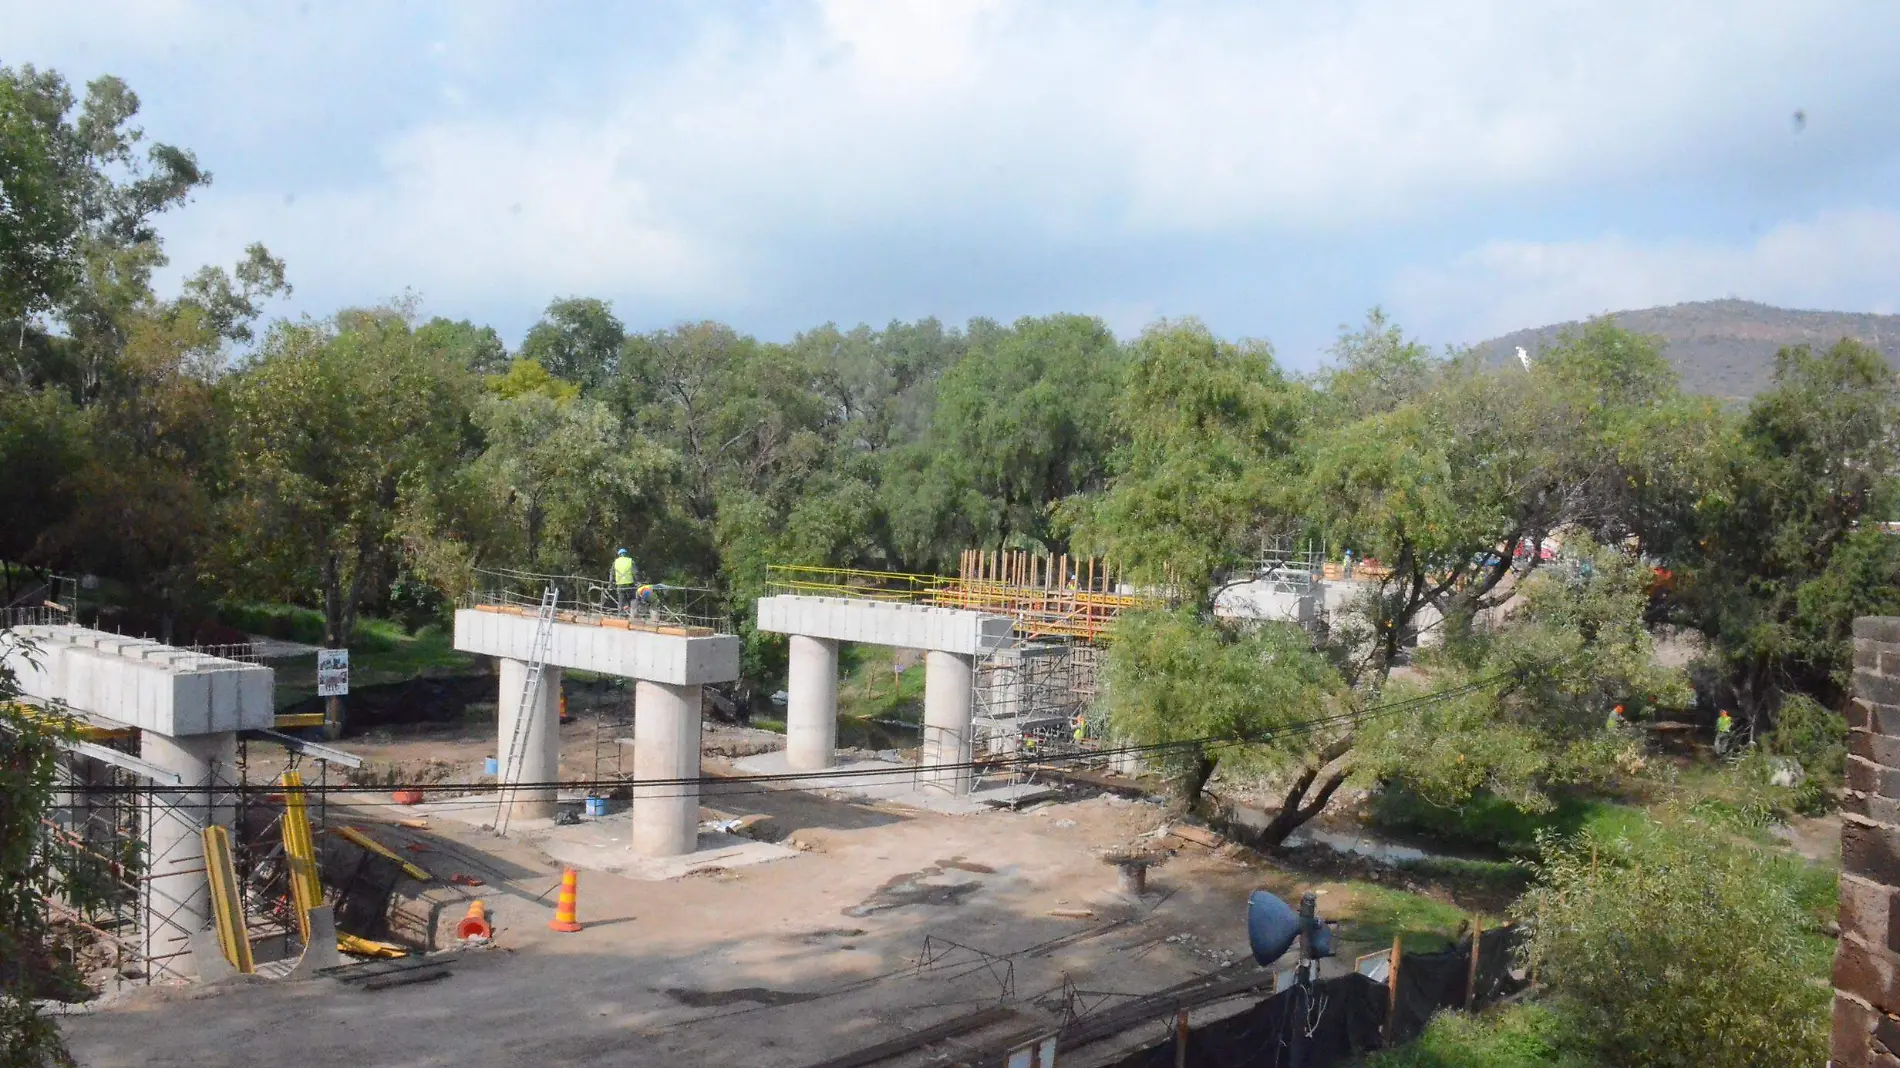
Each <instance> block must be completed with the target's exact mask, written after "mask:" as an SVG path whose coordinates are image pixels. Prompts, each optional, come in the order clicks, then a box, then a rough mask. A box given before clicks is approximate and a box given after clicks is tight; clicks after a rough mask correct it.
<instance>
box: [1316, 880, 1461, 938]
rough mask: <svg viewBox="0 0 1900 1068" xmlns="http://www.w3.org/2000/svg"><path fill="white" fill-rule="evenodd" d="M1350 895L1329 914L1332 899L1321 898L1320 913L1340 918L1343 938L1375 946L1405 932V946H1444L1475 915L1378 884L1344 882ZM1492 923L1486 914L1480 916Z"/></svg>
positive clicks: (1440, 902) (1436, 900)
mask: <svg viewBox="0 0 1900 1068" xmlns="http://www.w3.org/2000/svg"><path fill="white" fill-rule="evenodd" d="M1342 885H1343V888H1344V889H1345V891H1346V893H1347V895H1348V897H1347V900H1346V901H1345V902H1344V903H1343V904H1337V903H1330V904H1332V905H1333V907H1334V908H1337V909H1339V910H1340V911H1339V914H1337V915H1329V914H1328V912H1327V907H1328V905H1329V902H1328V901H1327V900H1326V899H1324V898H1322V899H1321V900H1320V913H1321V915H1324V916H1326V917H1327V918H1328V919H1337V920H1339V921H1340V923H1339V936H1340V938H1341V939H1343V940H1345V941H1347V942H1352V943H1356V944H1365V945H1372V946H1384V945H1390V944H1391V943H1392V939H1393V937H1394V936H1395V935H1404V936H1405V944H1406V946H1408V947H1410V948H1412V949H1416V950H1418V951H1419V952H1430V951H1432V950H1435V949H1442V948H1444V947H1445V946H1448V945H1450V944H1451V942H1452V939H1453V937H1454V936H1455V935H1456V934H1457V933H1458V929H1459V927H1460V926H1462V925H1465V924H1467V923H1469V922H1470V920H1471V918H1472V914H1471V913H1469V912H1466V911H1465V910H1464V909H1461V908H1459V907H1458V906H1456V905H1453V904H1450V903H1448V902H1444V901H1439V900H1438V899H1436V898H1430V897H1425V896H1423V895H1421V894H1411V893H1407V892H1405V891H1403V890H1394V889H1392V888H1391V887H1389V886H1380V885H1379V884H1377V883H1362V882H1348V883H1344V884H1342ZM1479 918H1480V919H1485V921H1486V922H1487V923H1489V922H1490V920H1489V918H1487V917H1482V916H1480V917H1479Z"/></svg>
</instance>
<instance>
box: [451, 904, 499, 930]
mask: <svg viewBox="0 0 1900 1068" xmlns="http://www.w3.org/2000/svg"><path fill="white" fill-rule="evenodd" d="M455 937H457V938H493V937H495V929H494V928H493V927H491V926H489V925H488V910H487V909H485V908H483V907H482V903H481V902H480V901H471V902H469V903H468V915H466V916H464V917H462V922H461V923H458V924H456V925H455Z"/></svg>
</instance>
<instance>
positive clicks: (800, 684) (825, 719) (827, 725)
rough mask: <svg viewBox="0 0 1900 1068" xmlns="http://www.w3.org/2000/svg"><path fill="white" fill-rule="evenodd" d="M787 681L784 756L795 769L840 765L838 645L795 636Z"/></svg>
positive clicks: (823, 640)
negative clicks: (838, 763)
mask: <svg viewBox="0 0 1900 1068" xmlns="http://www.w3.org/2000/svg"><path fill="white" fill-rule="evenodd" d="M790 646H791V649H790V661H789V663H788V665H787V669H786V678H785V753H786V759H787V761H788V762H789V763H790V765H791V766H792V767H793V768H796V769H798V770H799V771H817V770H819V769H820V768H828V767H830V766H832V765H833V764H836V763H837V762H838V643H837V641H835V640H834V639H831V638H813V637H808V636H806V635H803V634H794V635H792V637H791V642H790Z"/></svg>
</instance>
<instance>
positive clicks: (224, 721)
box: [8, 626, 276, 738]
mask: <svg viewBox="0 0 1900 1068" xmlns="http://www.w3.org/2000/svg"><path fill="white" fill-rule="evenodd" d="M14 633H16V634H17V635H19V636H20V637H22V638H25V639H27V640H29V641H31V642H32V643H33V645H34V646H35V649H34V652H33V655H32V656H31V657H28V656H26V655H24V654H21V653H17V652H16V653H15V654H14V655H13V656H11V657H9V658H8V662H9V666H11V667H12V668H13V669H14V672H15V673H16V675H17V676H18V680H19V685H20V691H21V692H22V693H23V694H25V695H26V696H27V697H30V698H33V699H35V700H38V701H43V702H46V703H48V704H63V705H65V706H67V707H69V708H72V709H74V710H76V711H79V712H82V713H84V714H86V715H88V716H94V717H98V718H101V719H106V720H110V721H112V722H114V723H123V724H125V725H126V726H129V727H137V728H138V729H140V730H142V731H151V732H153V733H156V734H161V735H164V736H165V737H168V738H179V737H188V736H192V735H199V734H222V733H226V732H230V731H240V730H254V729H268V728H270V727H272V726H274V725H275V724H276V709H275V707H274V704H273V701H274V698H275V693H274V691H275V683H274V682H273V679H274V678H275V675H274V673H273V672H272V671H271V669H270V668H267V667H259V666H258V665H256V664H243V663H239V662H237V661H235V660H225V659H223V658H221V657H215V656H206V655H204V654H202V653H194V652H192V651H190V650H188V649H179V648H177V647H175V646H170V645H163V644H160V643H158V642H155V641H150V640H147V639H144V638H127V637H124V636H123V635H118V634H107V633H106V632H104V631H99V630H93V629H91V628H89V627H75V626H53V627H20V628H18V629H17V630H16V631H15V632H14Z"/></svg>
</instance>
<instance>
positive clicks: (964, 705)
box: [918, 650, 976, 794]
mask: <svg viewBox="0 0 1900 1068" xmlns="http://www.w3.org/2000/svg"><path fill="white" fill-rule="evenodd" d="M975 681H976V669H975V665H974V663H973V661H972V658H970V657H968V656H961V655H958V654H956V653H941V652H937V651H935V650H932V651H930V652H928V653H925V654H924V736H923V743H924V744H923V752H922V754H921V756H919V758H918V764H919V770H918V778H919V780H920V782H921V783H922V784H923V785H925V786H929V787H934V788H935V789H938V790H942V791H944V792H947V793H951V794H967V793H969V792H970V780H971V777H972V773H971V769H970V768H968V767H941V765H967V764H969V762H970V760H971V758H972V753H973V752H974V750H973V747H972V744H971V743H972V739H971V718H972V715H973V712H974V708H973V704H972V697H973V689H974V686H975ZM933 767H937V770H932V768H933Z"/></svg>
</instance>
